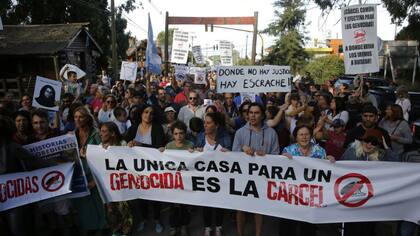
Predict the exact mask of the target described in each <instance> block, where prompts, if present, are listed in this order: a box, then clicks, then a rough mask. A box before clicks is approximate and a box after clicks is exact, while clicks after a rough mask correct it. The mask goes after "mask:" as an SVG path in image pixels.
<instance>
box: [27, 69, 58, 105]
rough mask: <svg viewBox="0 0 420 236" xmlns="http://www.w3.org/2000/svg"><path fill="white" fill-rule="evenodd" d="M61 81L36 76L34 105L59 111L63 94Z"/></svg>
mask: <svg viewBox="0 0 420 236" xmlns="http://www.w3.org/2000/svg"><path fill="white" fill-rule="evenodd" d="M61 86H62V83H61V82H60V81H56V80H52V79H47V78H44V77H41V76H37V77H36V82H35V89H34V95H33V98H32V106H33V107H39V108H43V109H46V110H52V111H58V109H59V106H58V105H59V104H60V96H61Z"/></svg>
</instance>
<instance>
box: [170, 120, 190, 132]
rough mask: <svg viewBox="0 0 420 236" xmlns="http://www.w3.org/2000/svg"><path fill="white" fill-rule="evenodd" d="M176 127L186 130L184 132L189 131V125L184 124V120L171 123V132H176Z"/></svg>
mask: <svg viewBox="0 0 420 236" xmlns="http://www.w3.org/2000/svg"><path fill="white" fill-rule="evenodd" d="M175 129H179V130H182V131H184V133H187V126H186V125H185V124H184V122H182V121H180V120H177V121H175V122H174V123H173V124H172V125H171V132H172V133H174V130H175Z"/></svg>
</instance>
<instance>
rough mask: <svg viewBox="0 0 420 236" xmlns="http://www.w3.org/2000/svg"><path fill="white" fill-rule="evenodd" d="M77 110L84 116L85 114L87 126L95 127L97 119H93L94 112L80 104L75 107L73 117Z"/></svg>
mask: <svg viewBox="0 0 420 236" xmlns="http://www.w3.org/2000/svg"><path fill="white" fill-rule="evenodd" d="M76 112H79V113H80V114H82V116H84V117H85V118H86V120H87V125H86V126H87V127H89V128H90V129H93V128H94V125H95V120H94V119H93V116H92V114H91V113H90V111H89V110H88V109H87V108H86V107H84V106H79V107H77V108H76V109H74V112H73V117H74V115H75V114H76Z"/></svg>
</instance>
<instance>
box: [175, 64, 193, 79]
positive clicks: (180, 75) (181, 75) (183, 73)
mask: <svg viewBox="0 0 420 236" xmlns="http://www.w3.org/2000/svg"><path fill="white" fill-rule="evenodd" d="M174 69H175V73H174V75H175V79H176V80H179V81H184V80H185V79H186V78H187V74H189V73H190V68H189V67H188V66H183V65H174Z"/></svg>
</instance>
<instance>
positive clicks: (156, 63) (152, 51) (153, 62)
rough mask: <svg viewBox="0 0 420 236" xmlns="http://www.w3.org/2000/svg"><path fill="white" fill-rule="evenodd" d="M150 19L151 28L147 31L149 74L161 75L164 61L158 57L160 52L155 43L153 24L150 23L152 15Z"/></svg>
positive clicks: (147, 64) (147, 65)
mask: <svg viewBox="0 0 420 236" xmlns="http://www.w3.org/2000/svg"><path fill="white" fill-rule="evenodd" d="M148 17H149V28H148V29H147V48H146V68H147V70H148V72H149V73H154V74H160V73H161V68H160V66H161V65H162V60H161V58H160V56H159V55H158V51H157V48H156V45H155V42H154V41H153V29H152V22H151V21H150V14H148Z"/></svg>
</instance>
